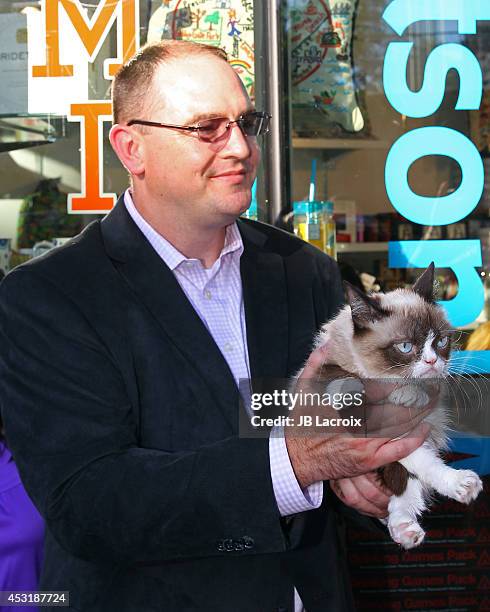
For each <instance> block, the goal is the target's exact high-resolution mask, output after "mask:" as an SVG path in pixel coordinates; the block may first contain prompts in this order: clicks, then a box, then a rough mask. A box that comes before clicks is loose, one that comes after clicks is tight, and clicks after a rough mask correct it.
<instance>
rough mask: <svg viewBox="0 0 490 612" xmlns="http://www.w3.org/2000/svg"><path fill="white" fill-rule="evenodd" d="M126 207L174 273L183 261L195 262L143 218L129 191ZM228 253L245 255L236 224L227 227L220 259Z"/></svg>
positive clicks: (238, 255) (125, 194)
mask: <svg viewBox="0 0 490 612" xmlns="http://www.w3.org/2000/svg"><path fill="white" fill-rule="evenodd" d="M124 205H125V206H126V210H127V211H128V213H129V215H130V216H131V218H132V219H133V221H134V222H135V223H136V225H137V226H138V227H139V229H140V230H141V232H142V233H143V235H144V236H145V238H146V239H147V240H148V242H149V243H150V244H151V246H152V247H153V248H154V249H155V251H156V252H157V253H158V255H160V257H161V258H162V259H163V261H164V262H165V263H166V264H167V266H168V267H169V268H170V269H171V270H172V271H174V270H175V269H176V268H177V267H178V266H179V265H180V264H181V263H182V262H183V261H195V260H193V259H190V258H188V257H186V256H185V255H183V254H182V253H181V252H180V251H178V250H177V249H176V248H175V247H174V246H173V245H172V244H171V243H170V242H169V241H168V240H167V239H166V238H164V237H163V236H162V235H161V234H159V233H158V232H157V231H156V230H155V229H154V228H153V227H152V226H151V225H150V224H149V223H148V222H147V221H146V220H145V219H144V218H143V217H142V215H141V214H140V213H139V212H138V210H137V208H136V206H135V205H134V202H133V198H132V197H131V193H130V191H129V189H127V190H126V192H125V193H124ZM228 253H235V256H236V257H240V256H241V255H242V253H243V240H242V237H241V235H240V232H239V231H238V226H237V224H236V222H234V223H232V224H231V225H228V226H227V227H226V233H225V244H224V246H223V249H222V251H221V253H220V255H219V257H218V259H221V258H222V257H223V256H224V255H227V254H228Z"/></svg>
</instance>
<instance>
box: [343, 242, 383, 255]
mask: <svg viewBox="0 0 490 612" xmlns="http://www.w3.org/2000/svg"><path fill="white" fill-rule="evenodd" d="M387 250H388V242H337V253H382V252H384V251H387Z"/></svg>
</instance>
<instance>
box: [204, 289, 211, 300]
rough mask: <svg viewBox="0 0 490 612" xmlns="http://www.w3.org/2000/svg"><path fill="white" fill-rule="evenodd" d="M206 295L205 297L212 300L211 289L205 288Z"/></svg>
mask: <svg viewBox="0 0 490 612" xmlns="http://www.w3.org/2000/svg"><path fill="white" fill-rule="evenodd" d="M204 297H205V298H206V299H207V300H210V299H211V298H212V293H211V291H209V289H205V290H204Z"/></svg>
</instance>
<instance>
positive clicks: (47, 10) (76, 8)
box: [32, 0, 139, 79]
mask: <svg viewBox="0 0 490 612" xmlns="http://www.w3.org/2000/svg"><path fill="white" fill-rule="evenodd" d="M137 2H138V0H101V1H100V2H99V5H98V6H97V9H96V11H95V13H94V14H93V15H92V18H91V19H89V18H88V15H87V13H86V11H85V10H84V9H83V8H82V6H81V5H80V2H79V0H43V9H44V15H45V23H46V64H45V65H43V66H33V67H32V76H33V77H62V76H64V77H66V76H68V77H69V76H73V66H72V65H68V64H60V37H59V12H58V11H59V6H60V4H61V5H62V6H63V8H64V9H65V12H66V14H67V15H68V18H69V19H70V21H71V23H72V24H73V27H74V28H75V30H76V31H77V33H78V35H79V36H80V39H81V41H82V42H83V44H84V45H85V49H86V50H87V53H88V55H89V61H90V62H93V61H94V59H95V57H96V55H97V53H98V52H99V50H100V47H101V45H102V43H103V41H104V39H105V38H106V36H107V34H108V31H109V29H110V27H111V25H112V23H113V21H114V20H115V19H116V8H117V5H118V4H121V5H122V19H121V21H122V23H120V22H119V21H118V23H117V27H118V28H121V30H122V36H118V59H117V60H116V61H113V60H106V61H105V62H104V77H105V78H106V79H110V78H112V77H113V76H114V75H115V74H116V72H117V71H118V70H119V68H120V67H121V65H122V63H124V62H126V61H127V60H128V59H129V58H130V57H131V56H133V55H134V54H135V53H136V51H137V48H138V47H139V12H138V10H137V6H136V4H137ZM118 34H120V30H119V32H118ZM121 43H122V50H121V48H120V47H121ZM121 51H122V62H121V59H120V58H121Z"/></svg>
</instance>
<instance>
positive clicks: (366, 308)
mask: <svg viewBox="0 0 490 612" xmlns="http://www.w3.org/2000/svg"><path fill="white" fill-rule="evenodd" d="M344 289H345V295H346V297H347V302H348V303H349V305H350V308H351V313H352V321H353V322H354V327H356V328H358V329H362V328H365V327H367V326H368V324H369V323H370V322H372V321H378V320H379V319H382V318H383V317H385V316H386V315H387V313H386V312H385V311H384V310H383V309H382V308H381V306H380V305H379V303H378V301H377V300H376V299H374V298H372V297H371V296H369V295H367V294H366V293H364V292H363V291H361V290H360V289H358V288H357V287H354V285H351V284H350V283H348V282H347V281H344Z"/></svg>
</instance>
